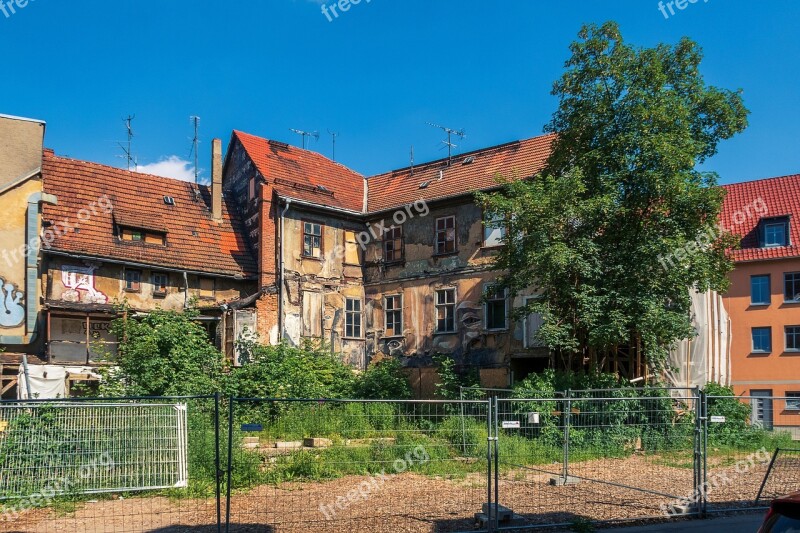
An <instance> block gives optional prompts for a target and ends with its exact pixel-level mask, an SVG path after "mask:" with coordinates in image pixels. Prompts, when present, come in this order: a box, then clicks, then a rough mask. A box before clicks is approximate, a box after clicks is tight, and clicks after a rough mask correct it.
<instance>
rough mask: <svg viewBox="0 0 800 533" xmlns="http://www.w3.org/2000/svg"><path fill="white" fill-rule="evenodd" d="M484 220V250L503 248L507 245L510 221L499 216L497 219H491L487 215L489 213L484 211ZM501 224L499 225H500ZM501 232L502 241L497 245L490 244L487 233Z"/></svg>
mask: <svg viewBox="0 0 800 533" xmlns="http://www.w3.org/2000/svg"><path fill="white" fill-rule="evenodd" d="M482 220H483V241H482V246H483V247H484V248H502V247H503V246H505V245H506V239H507V237H508V221H507V220H506V218H505V217H504V216H497V217H496V218H493V219H489V218H488V215H487V211H486V210H485V209H484V210H483V215H482ZM498 223H499V224H498ZM490 224H497V225H490ZM497 229H499V230H500V231H501V235H500V241H498V242H497V243H495V244H489V243H488V241H487V239H486V232H487V231H488V230H497Z"/></svg>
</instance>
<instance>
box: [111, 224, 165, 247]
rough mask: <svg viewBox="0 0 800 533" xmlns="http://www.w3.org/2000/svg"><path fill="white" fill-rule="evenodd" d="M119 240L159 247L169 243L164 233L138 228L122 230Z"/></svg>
mask: <svg viewBox="0 0 800 533" xmlns="http://www.w3.org/2000/svg"><path fill="white" fill-rule="evenodd" d="M119 238H120V240H123V241H130V242H145V243H147V244H157V245H159V246H165V245H166V243H167V236H166V234H164V233H161V232H157V231H145V230H142V229H136V228H120V233H119Z"/></svg>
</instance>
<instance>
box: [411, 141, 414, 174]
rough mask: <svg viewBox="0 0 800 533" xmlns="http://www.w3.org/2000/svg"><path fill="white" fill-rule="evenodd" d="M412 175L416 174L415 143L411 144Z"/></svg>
mask: <svg viewBox="0 0 800 533" xmlns="http://www.w3.org/2000/svg"><path fill="white" fill-rule="evenodd" d="M411 175H412V176H413V175H414V145H413V144H412V145H411Z"/></svg>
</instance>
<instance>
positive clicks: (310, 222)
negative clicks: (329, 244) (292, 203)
mask: <svg viewBox="0 0 800 533" xmlns="http://www.w3.org/2000/svg"><path fill="white" fill-rule="evenodd" d="M301 223H302V224H303V241H302V246H303V250H302V257H303V258H304V259H319V260H322V257H323V256H324V254H325V252H324V248H323V240H324V238H323V233H324V231H323V229H322V228H323V227H324V226H323V224H322V223H321V222H314V221H313V220H303V221H302V222H301ZM308 225H310V226H311V231H312V232H311V233H308V232H307V231H306V226H308ZM314 226H318V227H319V235H316V234H314V233H313V231H314ZM307 237H311V238H312V247H311V253H310V254H309V253H306V238H307ZM314 238H316V239H319V246H318V247H317V248H315V247H314V246H313V239H314ZM315 249H318V250H319V253H318V255H314V250H315Z"/></svg>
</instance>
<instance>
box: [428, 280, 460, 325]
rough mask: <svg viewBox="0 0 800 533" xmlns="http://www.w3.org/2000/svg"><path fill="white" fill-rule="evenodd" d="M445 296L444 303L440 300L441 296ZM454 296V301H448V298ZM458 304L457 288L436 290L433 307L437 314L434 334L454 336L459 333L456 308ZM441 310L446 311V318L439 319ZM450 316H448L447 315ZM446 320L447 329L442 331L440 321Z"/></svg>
mask: <svg viewBox="0 0 800 533" xmlns="http://www.w3.org/2000/svg"><path fill="white" fill-rule="evenodd" d="M441 294H443V295H444V296H445V299H444V301H443V302H442V301H440V300H439V296H440V295H441ZM449 294H452V296H453V301H452V302H450V301H448V298H447V296H448V295H449ZM457 303H458V291H457V290H456V288H455V287H443V288H441V289H436V291H434V300H433V307H434V310H435V312H436V314H435V320H436V322H435V326H434V333H436V334H452V333H456V332H458V326H457V325H456V306H457ZM439 310H444V312H445V317H444V318H443V319H442V318H439ZM448 314H449V315H450V316H447V315H448ZM442 320H444V326H445V329H440V326H439V323H440V321H442ZM448 322H450V323H451V325H450V328H449V329H448V328H447V326H448Z"/></svg>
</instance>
